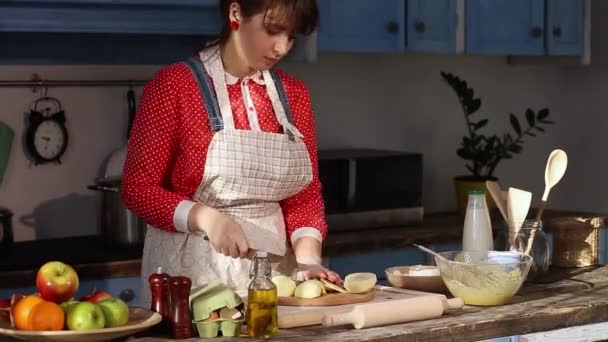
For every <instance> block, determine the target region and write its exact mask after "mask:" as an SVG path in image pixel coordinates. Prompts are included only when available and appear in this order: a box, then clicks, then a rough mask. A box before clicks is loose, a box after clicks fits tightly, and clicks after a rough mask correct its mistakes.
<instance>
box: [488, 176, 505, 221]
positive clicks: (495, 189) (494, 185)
mask: <svg viewBox="0 0 608 342" xmlns="http://www.w3.org/2000/svg"><path fill="white" fill-rule="evenodd" d="M486 188H488V191H489V192H490V195H492V198H493V199H494V202H495V203H496V206H497V207H498V210H500V213H501V214H502V218H503V219H504V220H505V222H509V216H508V213H507V203H506V201H505V200H504V198H503V196H502V190H501V188H500V185H499V184H498V182H494V181H486Z"/></svg>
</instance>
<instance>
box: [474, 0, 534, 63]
mask: <svg viewBox="0 0 608 342" xmlns="http://www.w3.org/2000/svg"><path fill="white" fill-rule="evenodd" d="M544 13H545V2H544V0H467V2H466V52H467V53H471V54H503V55H541V54H544V52H545V48H544V36H545V34H544V27H545V21H544V18H545V17H544Z"/></svg>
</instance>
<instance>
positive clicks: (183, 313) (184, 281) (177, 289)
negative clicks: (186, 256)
mask: <svg viewBox="0 0 608 342" xmlns="http://www.w3.org/2000/svg"><path fill="white" fill-rule="evenodd" d="M191 286H192V281H191V280H190V278H188V277H186V276H176V277H171V278H170V280H169V291H170V293H171V336H172V337H173V338H175V339H185V338H190V337H192V316H191V314H190V305H188V297H189V296H190V287H191Z"/></svg>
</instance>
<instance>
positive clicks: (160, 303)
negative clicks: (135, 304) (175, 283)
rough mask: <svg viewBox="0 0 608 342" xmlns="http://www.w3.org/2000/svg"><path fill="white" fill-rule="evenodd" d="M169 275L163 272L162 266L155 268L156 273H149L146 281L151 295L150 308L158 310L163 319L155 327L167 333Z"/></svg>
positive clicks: (169, 307)
mask: <svg viewBox="0 0 608 342" xmlns="http://www.w3.org/2000/svg"><path fill="white" fill-rule="evenodd" d="M170 278H171V276H169V275H168V274H167V273H164V272H163V269H162V267H159V268H157V270H156V273H152V274H150V276H149V277H148V283H149V284H150V293H151V295H152V304H151V306H150V310H152V311H156V312H158V313H159V314H160V315H161V317H162V318H163V320H162V321H161V323H160V324H159V325H158V326H157V327H156V330H158V331H159V332H162V333H167V332H168V328H169V322H171V303H170V297H169V279H170Z"/></svg>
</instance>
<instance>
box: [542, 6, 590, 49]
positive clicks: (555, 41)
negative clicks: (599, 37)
mask: <svg viewBox="0 0 608 342" xmlns="http://www.w3.org/2000/svg"><path fill="white" fill-rule="evenodd" d="M584 6H585V3H584V1H583V0H547V52H548V53H549V54H550V55H582V54H583V48H584V47H583V46H584V45H583V41H584V21H585V8H584Z"/></svg>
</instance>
